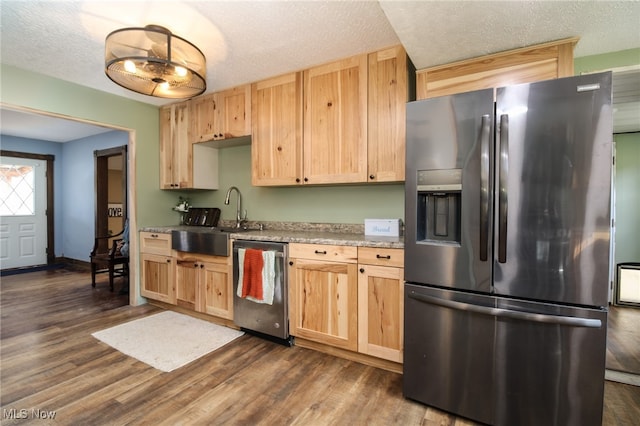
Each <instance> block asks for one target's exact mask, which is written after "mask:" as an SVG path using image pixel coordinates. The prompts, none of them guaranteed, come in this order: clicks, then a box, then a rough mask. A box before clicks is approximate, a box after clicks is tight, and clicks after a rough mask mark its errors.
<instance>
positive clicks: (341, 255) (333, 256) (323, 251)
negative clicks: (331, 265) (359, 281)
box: [289, 243, 358, 263]
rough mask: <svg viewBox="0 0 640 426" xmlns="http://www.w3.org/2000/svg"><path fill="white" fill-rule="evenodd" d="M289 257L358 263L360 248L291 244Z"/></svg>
mask: <svg viewBox="0 0 640 426" xmlns="http://www.w3.org/2000/svg"><path fill="white" fill-rule="evenodd" d="M289 257H293V258H297V259H311V260H326V261H330V262H347V263H357V262H358V248H357V247H353V246H334V245H327V244H299V243H294V244H289Z"/></svg>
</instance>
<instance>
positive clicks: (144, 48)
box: [105, 25, 207, 99]
mask: <svg viewBox="0 0 640 426" xmlns="http://www.w3.org/2000/svg"><path fill="white" fill-rule="evenodd" d="M105 73H106V74H107V77H109V78H110V79H111V80H112V81H113V82H114V83H116V84H119V85H120V86H122V87H125V88H127V89H129V90H133V91H134V92H138V93H142V94H143V95H149V96H156V97H160V98H174V99H183V98H190V97H193V96H197V95H199V94H201V93H203V92H204V91H205V90H206V88H207V83H206V81H205V76H206V63H205V58H204V54H203V53H202V52H201V51H200V49H198V48H197V47H196V46H194V45H193V44H191V43H189V42H188V41H187V40H185V39H183V38H181V37H178V36H176V35H173V34H171V31H169V30H168V29H166V28H164V27H160V26H157V25H147V26H146V27H144V28H123V29H120V30H116V31H114V32H112V33H111V34H109V35H108V36H107V39H106V41H105Z"/></svg>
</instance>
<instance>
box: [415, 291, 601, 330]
mask: <svg viewBox="0 0 640 426" xmlns="http://www.w3.org/2000/svg"><path fill="white" fill-rule="evenodd" d="M408 297H409V298H411V299H414V300H417V301H419V302H424V303H428V304H430V305H438V306H442V307H444V308H449V309H455V310H458V311H466V312H474V313H477V314H483V315H490V316H494V317H500V318H510V319H516V320H522V321H534V322H542V323H546V324H558V325H566V326H570V327H586V328H600V327H602V321H600V320H599V319H593V318H578V317H568V316H563V315H548V314H537V313H533V312H521V311H514V310H511V309H504V308H493V307H489V306H479V305H473V304H470V303H464V302H456V301H455V300H448V299H440V298H439V297H433V296H425V295H423V294H418V293H416V292H414V291H412V292H410V293H409V294H408Z"/></svg>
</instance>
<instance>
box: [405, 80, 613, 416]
mask: <svg viewBox="0 0 640 426" xmlns="http://www.w3.org/2000/svg"><path fill="white" fill-rule="evenodd" d="M611 139H612V120H611V75H610V73H603V74H594V75H587V76H579V77H571V78H565V79H558V80H550V81H545V82H539V83H532V84H523V85H516V86H510V87H505V88H499V89H496V90H493V89H490V90H482V91H477V92H470V93H465V94H460V95H454V96H447V97H442V98H434V99H429V100H425V101H418V102H412V103H409V104H407V174H406V182H405V190H406V197H405V199H406V206H405V215H406V217H405V222H406V231H405V280H406V282H407V284H406V287H405V355H404V356H405V362H404V393H405V396H407V397H408V398H412V399H416V400H418V401H421V402H424V403H426V404H428V405H433V406H435V407H438V408H441V409H443V410H446V411H450V412H452V413H456V414H458V415H461V416H464V417H468V418H471V419H474V420H477V421H481V422H483V423H488V424H498V425H510V424H519V425H527V424H532V425H533V424H549V425H574V424H575V425H587V424H600V422H601V417H602V398H603V392H604V364H605V349H606V321H607V310H606V306H607V298H608V281H609V235H610V226H611V217H610V188H611V165H612V143H611Z"/></svg>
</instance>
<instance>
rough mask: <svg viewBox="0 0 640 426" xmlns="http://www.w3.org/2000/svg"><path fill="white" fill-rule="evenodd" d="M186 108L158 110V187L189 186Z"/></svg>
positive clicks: (182, 105) (190, 166)
mask: <svg viewBox="0 0 640 426" xmlns="http://www.w3.org/2000/svg"><path fill="white" fill-rule="evenodd" d="M189 125H190V124H189V105H188V104H187V103H178V104H173V105H167V106H164V107H161V108H160V188H161V189H179V188H191V187H192V186H193V181H192V176H191V171H192V169H193V154H192V150H191V144H190V143H189Z"/></svg>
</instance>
